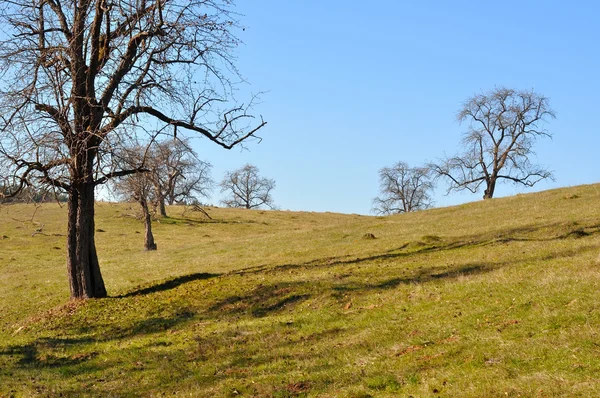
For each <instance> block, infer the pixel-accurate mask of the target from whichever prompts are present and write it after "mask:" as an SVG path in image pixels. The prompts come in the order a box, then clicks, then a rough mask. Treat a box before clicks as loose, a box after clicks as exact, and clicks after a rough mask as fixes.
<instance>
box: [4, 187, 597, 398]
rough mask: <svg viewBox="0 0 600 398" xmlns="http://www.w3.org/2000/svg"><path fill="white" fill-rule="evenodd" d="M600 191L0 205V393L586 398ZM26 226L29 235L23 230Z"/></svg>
mask: <svg viewBox="0 0 600 398" xmlns="http://www.w3.org/2000/svg"><path fill="white" fill-rule="evenodd" d="M599 208H600V185H588V186H579V187H574V188H566V189H559V190H552V191H546V192H540V193H533V194H527V195H518V196H515V197H508V198H501V199H493V200H488V201H481V202H477V203H470V204H465V205H460V206H454V207H449V208H439V209H432V210H428V211H423V212H418V213H411V214H404V215H397V216H391V217H370V216H360V215H341V214H332V213H324V214H319V213H307V212H279V211H247V210H234V209H219V208H210V209H209V214H210V215H211V217H212V220H209V219H205V218H203V217H202V215H201V214H198V213H193V212H190V211H189V210H187V211H185V212H184V209H183V208H180V207H171V208H169V209H168V211H169V213H170V215H171V217H169V218H166V219H162V220H160V222H157V223H155V224H154V226H155V237H156V240H157V243H158V251H157V252H144V251H143V250H142V248H143V237H142V234H141V232H143V226H142V225H141V223H139V222H138V221H137V220H136V219H135V218H133V217H131V216H130V214H131V213H133V212H134V210H132V209H131V207H130V206H129V205H125V204H110V203H98V205H97V217H96V228H97V234H96V236H97V246H98V253H99V256H100V262H101V267H102V271H103V275H104V278H105V282H106V285H107V288H108V289H109V295H110V297H109V298H107V299H102V300H89V301H85V302H67V300H68V286H67V280H66V266H65V265H64V263H65V260H64V256H65V237H64V234H65V231H66V225H65V219H66V208H61V207H59V206H58V205H56V204H50V205H44V206H42V207H40V208H37V209H36V208H34V207H33V206H32V205H10V206H3V207H0V220H1V223H0V314H1V315H0V396H12V395H26V396H30V395H40V396H56V395H60V394H63V395H67V396H68V395H75V394H78V395H89V396H110V395H112V396H139V395H142V396H155V395H161V394H163V393H164V394H167V395H172V394H185V395H192V396H223V397H226V396H263V397H271V396H273V397H294V396H324V397H338V396H339V397H368V396H377V397H380V396H398V395H399V396H411V395H412V396H416V397H421V396H462V397H465V396H467V397H468V396H472V397H481V396H486V397H493V396H502V397H505V396H556V395H563V396H564V395H568V396H599V395H600V383H599V382H598V374H599V372H600V343H599V337H598V333H599V330H600V311H599V305H598V299H597V293H598V291H599V281H600V264H599V262H598V256H599V254H600V234H599V232H600V212H598V209H599ZM32 235H33V236H32Z"/></svg>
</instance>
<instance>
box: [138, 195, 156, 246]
mask: <svg viewBox="0 0 600 398" xmlns="http://www.w3.org/2000/svg"><path fill="white" fill-rule="evenodd" d="M139 202H140V205H141V206H142V213H143V215H144V225H145V227H146V233H145V235H144V249H146V250H156V243H155V242H154V235H152V218H151V217H150V211H149V210H148V201H147V200H146V198H144V197H140V199H139Z"/></svg>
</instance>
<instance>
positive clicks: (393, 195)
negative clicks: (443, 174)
mask: <svg viewBox="0 0 600 398" xmlns="http://www.w3.org/2000/svg"><path fill="white" fill-rule="evenodd" d="M379 189H380V196H378V197H376V198H375V199H373V211H374V212H376V213H378V214H395V213H408V212H411V211H417V210H423V209H428V208H430V207H431V206H432V205H433V200H432V199H431V191H432V190H433V182H432V181H431V177H430V170H429V169H428V168H426V167H415V168H411V167H409V166H408V164H406V163H404V162H398V163H396V164H394V165H393V166H392V167H384V168H382V169H381V170H379Z"/></svg>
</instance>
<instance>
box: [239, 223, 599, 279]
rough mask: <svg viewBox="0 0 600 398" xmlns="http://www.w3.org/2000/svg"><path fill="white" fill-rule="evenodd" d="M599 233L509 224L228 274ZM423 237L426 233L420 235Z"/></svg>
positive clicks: (589, 229)
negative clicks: (553, 231)
mask: <svg viewBox="0 0 600 398" xmlns="http://www.w3.org/2000/svg"><path fill="white" fill-rule="evenodd" d="M558 227H564V228H565V229H567V230H566V231H565V232H564V233H561V234H554V235H551V236H547V237H536V236H533V237H527V236H523V235H525V234H534V233H540V231H542V230H544V229H551V228H558ZM596 234H600V224H591V225H579V224H565V223H550V224H536V225H528V226H523V227H517V228H511V229H507V230H504V231H499V232H494V233H492V234H487V235H483V236H482V235H478V236H472V235H469V236H462V237H457V238H454V239H452V240H446V239H442V238H439V237H436V239H435V240H431V239H424V240H417V241H411V242H405V243H403V244H402V245H401V246H399V247H397V248H394V249H389V250H387V251H385V252H383V253H379V254H373V255H370V256H364V257H354V256H350V255H345V256H339V257H325V258H318V259H314V260H310V261H306V262H303V263H289V264H281V265H276V266H272V265H259V266H255V267H248V268H244V269H241V270H239V271H233V272H231V273H230V274H237V275H244V274H258V273H264V272H270V273H276V272H280V271H288V270H293V269H301V268H309V267H316V266H318V267H324V266H329V267H334V266H338V265H353V264H361V263H364V262H372V261H386V260H394V259H398V258H404V257H410V256H415V255H423V254H428V253H434V252H442V251H451V250H457V249H462V248H466V247H482V246H490V245H495V244H502V243H510V242H549V241H557V240H565V239H579V238H585V237H589V236H593V235H596ZM424 238H427V237H424Z"/></svg>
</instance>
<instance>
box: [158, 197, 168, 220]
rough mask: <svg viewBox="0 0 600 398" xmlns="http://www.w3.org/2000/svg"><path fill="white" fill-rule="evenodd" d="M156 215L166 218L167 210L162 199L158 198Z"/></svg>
mask: <svg viewBox="0 0 600 398" xmlns="http://www.w3.org/2000/svg"><path fill="white" fill-rule="evenodd" d="M158 214H160V216H161V217H167V208H166V206H165V198H164V197H160V198H158Z"/></svg>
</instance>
